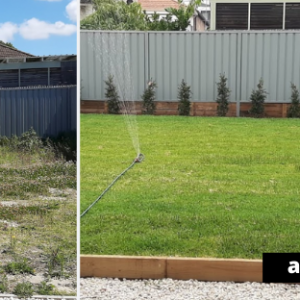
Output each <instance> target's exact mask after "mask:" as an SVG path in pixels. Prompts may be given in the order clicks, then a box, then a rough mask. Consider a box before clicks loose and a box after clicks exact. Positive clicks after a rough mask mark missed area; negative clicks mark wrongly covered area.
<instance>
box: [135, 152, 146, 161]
mask: <svg viewBox="0 0 300 300" xmlns="http://www.w3.org/2000/svg"><path fill="white" fill-rule="evenodd" d="M144 158H145V156H144V154H142V153H140V154H139V155H138V156H137V157H136V159H135V160H134V162H135V163H140V162H142V161H143V160H144Z"/></svg>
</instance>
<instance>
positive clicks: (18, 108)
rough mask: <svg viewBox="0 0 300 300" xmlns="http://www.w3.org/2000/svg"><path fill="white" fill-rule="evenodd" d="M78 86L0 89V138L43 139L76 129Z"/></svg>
mask: <svg viewBox="0 0 300 300" xmlns="http://www.w3.org/2000/svg"><path fill="white" fill-rule="evenodd" d="M76 106H77V105H76V86H75V85H71V86H57V87H55V86H54V87H30V88H4V89H0V135H1V136H7V137H11V136H12V135H17V136H19V135H21V134H22V133H23V132H25V131H27V130H29V129H30V128H31V127H33V129H34V130H35V131H36V132H37V133H38V135H39V136H41V137H46V136H56V135H57V134H58V133H60V132H62V131H71V130H75V129H76Z"/></svg>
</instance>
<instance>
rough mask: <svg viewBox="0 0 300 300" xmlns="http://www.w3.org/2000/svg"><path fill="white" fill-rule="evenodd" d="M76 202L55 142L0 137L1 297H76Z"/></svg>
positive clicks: (70, 174) (70, 169)
mask: <svg viewBox="0 0 300 300" xmlns="http://www.w3.org/2000/svg"><path fill="white" fill-rule="evenodd" d="M31 135H32V134H31ZM60 146H61V145H60ZM76 198H77V197H76V163H75V162H74V161H72V160H69V161H67V160H66V159H65V157H64V155H62V154H61V153H60V152H59V151H58V149H57V147H55V145H54V144H52V143H47V144H45V143H42V142H41V141H40V140H39V139H38V138H37V137H35V136H34V135H33V136H30V138H28V141H27V142H24V139H23V140H22V139H21V138H19V139H18V138H14V139H10V140H8V139H6V138H4V139H3V138H0V241H1V242H0V295H1V293H2V294H4V293H5V294H7V293H9V294H16V295H18V296H23V297H28V296H31V295H34V294H42V295H70V296H71V295H76Z"/></svg>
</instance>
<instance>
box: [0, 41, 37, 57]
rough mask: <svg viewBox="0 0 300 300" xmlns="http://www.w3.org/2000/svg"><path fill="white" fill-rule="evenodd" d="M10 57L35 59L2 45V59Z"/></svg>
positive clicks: (0, 54)
mask: <svg viewBox="0 0 300 300" xmlns="http://www.w3.org/2000/svg"><path fill="white" fill-rule="evenodd" d="M8 57H34V55H32V54H29V53H26V52H23V51H20V50H18V49H14V48H11V47H9V46H7V45H3V44H2V43H0V58H8Z"/></svg>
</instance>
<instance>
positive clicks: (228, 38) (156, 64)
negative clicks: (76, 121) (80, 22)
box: [81, 31, 300, 105]
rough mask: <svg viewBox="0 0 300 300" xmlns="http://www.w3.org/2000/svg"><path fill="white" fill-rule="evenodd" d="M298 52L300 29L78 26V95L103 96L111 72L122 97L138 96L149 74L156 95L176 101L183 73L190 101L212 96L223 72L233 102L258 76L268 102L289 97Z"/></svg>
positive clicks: (298, 73) (296, 79)
mask: <svg viewBox="0 0 300 300" xmlns="http://www.w3.org/2000/svg"><path fill="white" fill-rule="evenodd" d="M299 53H300V32H299V31H214V32H212V31H210V32H108V31H82V32H81V91H82V94H81V99H82V100H105V84H104V80H105V78H107V76H108V74H109V73H111V74H113V75H114V76H115V79H116V81H117V86H118V90H119V93H120V95H121V96H122V98H125V99H126V100H140V99H141V97H140V95H141V94H142V92H143V90H144V88H145V82H146V81H147V80H148V79H150V78H152V79H154V80H156V82H157V86H158V88H157V93H156V96H157V97H156V98H157V100H159V101H177V92H178V86H179V84H180V82H181V80H182V79H184V80H185V81H186V82H187V84H189V85H191V89H192V93H193V94H192V101H202V102H214V101H216V97H217V85H216V83H217V82H218V81H219V76H220V74H221V73H225V75H226V77H227V78H228V86H229V88H230V90H231V96H230V101H231V102H237V103H238V105H239V102H240V101H250V95H251V92H252V90H253V89H255V88H256V86H257V84H258V82H259V80H260V78H262V79H263V80H264V87H265V89H266V90H267V91H268V96H267V100H266V102H283V103H284V102H286V103H288V102H290V96H291V89H290V84H291V82H293V83H295V84H296V85H297V86H298V87H299V88H300V56H299ZM128 90H132V92H128Z"/></svg>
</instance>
